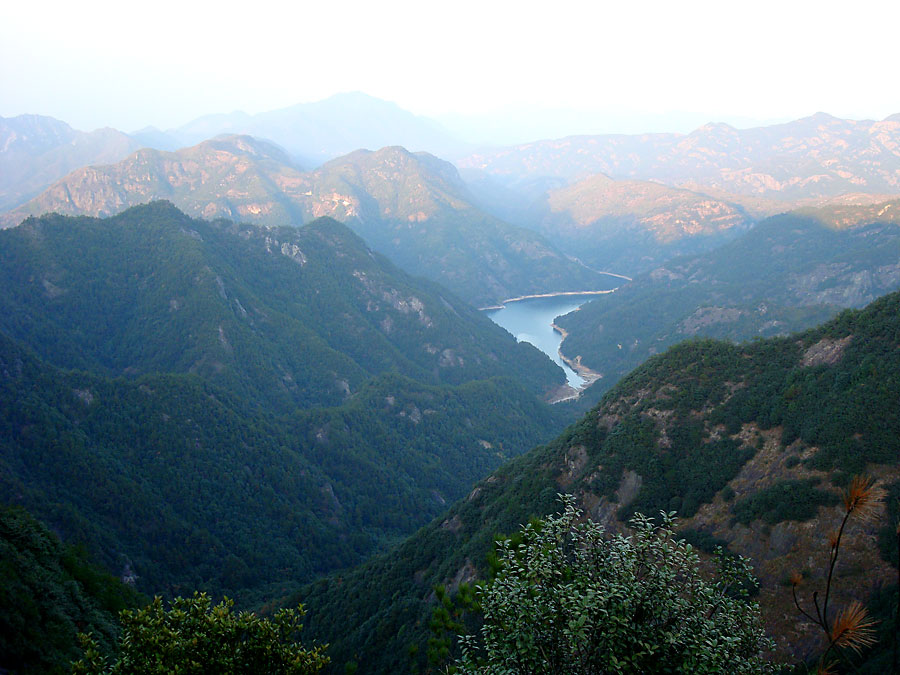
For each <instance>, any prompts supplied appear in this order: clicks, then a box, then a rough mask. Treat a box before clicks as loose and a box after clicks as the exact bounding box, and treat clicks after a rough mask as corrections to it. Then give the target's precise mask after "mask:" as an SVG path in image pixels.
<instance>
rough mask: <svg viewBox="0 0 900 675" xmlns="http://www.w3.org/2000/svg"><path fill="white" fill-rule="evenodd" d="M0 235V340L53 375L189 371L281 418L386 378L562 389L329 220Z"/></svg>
mask: <svg viewBox="0 0 900 675" xmlns="http://www.w3.org/2000/svg"><path fill="white" fill-rule="evenodd" d="M0 235H2V236H0V261H2V262H0V275H2V284H3V287H4V289H5V292H4V293H3V294H2V297H0V314H2V318H0V331H5V332H6V333H7V334H8V335H9V336H10V337H12V338H14V339H16V340H20V341H22V342H24V343H25V344H27V345H30V346H31V347H32V348H33V349H35V350H36V351H37V352H38V354H39V355H40V356H41V357H42V358H45V359H47V360H49V361H50V362H51V363H53V364H54V365H57V366H59V367H63V368H80V369H86V370H91V371H95V372H99V373H103V374H105V375H109V376H117V375H130V376H131V375H140V374H145V373H153V372H178V373H196V374H198V375H201V376H202V377H204V378H205V379H208V380H209V381H211V382H213V383H214V384H217V385H218V386H222V387H226V388H228V389H229V390H231V391H239V392H243V393H252V395H253V397H255V398H256V399H258V400H259V401H261V402H265V404H266V405H267V406H269V407H271V408H273V409H275V410H279V411H288V410H291V409H293V408H294V407H296V406H310V405H335V404H339V403H341V402H342V401H343V400H344V399H345V398H346V397H347V396H349V395H350V394H352V393H353V392H355V391H357V389H358V387H359V385H360V384H361V383H362V382H364V381H365V380H367V379H368V378H369V377H371V376H372V375H376V374H380V373H384V372H389V371H394V372H397V373H400V374H403V375H407V376H410V377H414V378H416V379H419V380H420V381H422V382H427V383H433V384H438V383H448V384H460V383H462V382H466V381H470V380H477V379H485V378H488V377H491V376H494V375H521V376H522V377H523V381H525V382H527V383H528V384H529V386H531V387H532V389H533V391H534V392H535V393H537V394H542V393H546V392H547V391H549V390H551V389H553V388H554V387H556V386H558V385H560V384H562V383H563V382H564V376H563V373H562V371H561V370H560V369H559V368H558V367H557V366H556V365H554V364H553V363H552V362H551V361H550V360H549V359H547V358H546V357H545V356H544V355H543V354H541V353H540V352H538V351H537V350H536V349H535V348H533V347H531V345H528V344H525V343H523V344H519V343H517V342H516V341H515V339H514V338H513V337H512V336H510V335H509V334H508V333H506V331H504V330H503V329H501V328H499V327H498V326H496V325H495V324H494V323H492V322H491V321H490V320H489V319H487V318H486V317H484V316H483V315H482V314H481V313H479V312H477V311H476V310H474V309H472V308H471V307H469V306H467V305H466V304H465V303H463V302H461V301H459V300H458V299H456V298H455V297H453V296H452V295H451V294H449V293H447V292H446V291H445V290H443V289H441V288H440V287H437V286H435V285H433V284H430V283H429V282H426V281H424V280H420V279H413V278H410V277H409V276H407V275H406V274H404V273H403V272H401V271H400V270H398V269H396V268H395V267H394V266H393V265H391V264H390V263H389V262H388V261H387V260H385V259H384V258H382V257H380V256H378V255H376V254H373V253H372V251H371V250H369V249H368V248H367V247H366V246H365V244H364V243H363V241H362V240H361V239H360V238H359V237H357V236H356V235H354V234H353V233H352V232H351V231H350V230H348V229H347V228H346V227H345V226H343V225H341V224H340V223H337V222H336V221H334V220H331V219H327V218H324V219H320V220H317V221H315V222H313V223H311V224H310V225H307V226H305V227H303V228H275V229H272V228H261V227H256V226H250V225H233V224H232V223H230V222H228V221H221V222H215V223H210V222H207V221H203V220H196V219H191V218H189V217H188V216H186V215H185V214H183V213H181V212H180V211H178V210H177V209H176V208H175V207H173V206H172V205H171V204H168V203H166V202H156V203H152V204H149V205H146V206H141V207H134V208H132V209H129V210H128V211H125V212H123V213H121V214H119V215H118V216H114V217H111V218H108V219H105V220H99V219H94V218H85V217H82V218H69V217H65V216H55V215H52V216H47V217H44V218H32V219H29V220H27V221H26V222H25V223H23V224H22V225H20V226H19V227H17V228H13V229H11V230H5V231H2V232H0Z"/></svg>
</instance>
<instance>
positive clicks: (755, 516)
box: [290, 293, 900, 673]
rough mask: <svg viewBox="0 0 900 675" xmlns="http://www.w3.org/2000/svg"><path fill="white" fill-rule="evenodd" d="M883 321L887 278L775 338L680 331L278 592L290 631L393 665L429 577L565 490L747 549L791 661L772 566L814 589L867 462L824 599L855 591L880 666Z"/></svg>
mask: <svg viewBox="0 0 900 675" xmlns="http://www.w3.org/2000/svg"><path fill="white" fill-rule="evenodd" d="M898 335H900V294H898V293H894V294H892V295H889V296H886V297H884V298H882V299H879V300H877V301H876V302H874V303H872V304H871V305H870V306H869V307H867V308H866V309H865V310H862V311H859V310H848V311H845V312H843V313H842V314H841V315H840V316H839V317H837V318H836V319H834V320H832V321H830V322H829V323H827V324H825V325H824V326H821V327H819V328H816V329H813V330H809V331H807V332H805V333H801V334H797V335H793V336H790V337H784V338H770V339H764V340H759V341H754V342H751V343H745V344H743V345H734V344H730V343H725V342H715V341H709V340H705V341H691V342H685V343H683V344H681V345H679V346H677V347H674V348H672V349H670V350H668V351H667V352H665V353H664V354H661V355H659V356H657V357H655V358H653V359H651V360H650V361H648V362H647V363H646V364H644V365H643V366H641V367H640V368H639V369H637V370H636V371H634V372H633V373H632V374H630V375H629V376H628V377H626V378H624V379H623V380H622V381H621V382H620V383H619V384H618V385H617V386H616V387H615V388H614V389H613V390H611V391H609V392H608V393H607V395H606V396H605V397H604V398H603V400H602V402H601V403H600V404H599V405H598V406H597V407H596V408H594V409H593V410H592V411H591V412H590V413H589V414H588V415H586V416H585V417H584V418H583V419H582V420H581V421H580V422H578V423H576V424H574V425H573V426H571V427H570V428H569V429H567V430H566V431H565V432H564V433H563V434H562V435H561V436H559V437H558V438H557V439H556V440H554V441H552V442H550V443H548V444H547V445H545V446H541V447H538V448H535V449H534V450H532V451H531V452H529V453H527V454H526V455H524V456H522V457H520V458H518V459H515V460H513V461H511V462H509V463H508V464H506V465H504V466H503V467H502V468H500V469H499V470H498V471H496V472H495V473H494V474H492V475H491V476H489V477H488V478H486V479H484V480H482V481H481V482H479V483H478V484H477V485H476V486H475V487H474V488H473V489H472V490H471V491H470V492H469V494H468V495H467V496H466V497H465V498H464V499H462V500H460V501H459V502H457V503H456V504H454V505H453V506H452V507H451V508H450V509H449V510H448V511H447V512H446V513H445V514H444V515H442V516H441V517H440V518H438V519H436V520H434V521H433V522H432V523H431V524H429V525H428V526H427V527H426V528H423V529H422V530H420V531H419V532H418V533H416V534H415V535H414V536H412V537H411V538H409V539H407V540H406V541H405V542H404V543H403V544H401V545H400V546H399V547H398V548H396V549H395V550H393V551H391V552H390V553H388V554H385V555H382V556H379V557H376V558H374V559H372V560H371V561H368V562H367V563H365V564H364V565H363V566H361V567H360V568H359V569H356V570H353V571H351V572H348V573H345V574H342V575H341V576H340V578H336V577H331V578H327V579H324V580H321V581H319V582H317V583H315V584H312V585H310V586H308V587H307V588H306V589H305V590H304V591H303V592H302V593H300V594H299V595H297V596H294V597H292V598H291V599H290V601H291V602H293V601H295V600H297V599H302V600H303V601H304V602H305V603H306V607H307V609H308V611H309V614H308V616H307V628H308V629H309V630H310V631H311V633H313V634H314V635H316V636H317V637H319V639H324V640H328V641H329V642H330V643H331V645H330V650H331V652H330V653H331V655H332V657H333V658H334V660H335V663H336V665H337V667H340V665H341V663H342V662H346V661H350V660H355V661H357V662H358V663H365V664H366V670H367V672H373V673H379V672H384V673H386V672H401V671H402V670H408V669H409V667H410V664H409V662H410V661H413V662H416V661H418V662H419V663H420V664H421V663H422V662H423V661H424V656H425V649H424V643H425V638H426V633H427V630H428V629H427V625H428V622H429V617H430V615H431V610H432V609H433V608H434V606H435V605H434V603H435V597H436V596H435V594H434V593H433V592H432V590H431V589H432V585H433V584H445V585H446V586H447V588H448V589H449V590H450V591H451V592H452V591H453V590H454V589H456V588H457V587H458V586H459V584H460V583H462V582H472V581H473V580H475V579H478V578H484V575H485V574H486V573H487V569H488V567H489V564H488V561H487V559H486V558H487V555H488V553H489V552H491V550H492V543H493V540H494V538H495V537H496V536H498V535H501V536H509V535H510V534H512V533H514V532H515V531H517V530H518V529H519V527H520V525H521V524H522V523H526V522H529V520H530V519H531V518H533V517H542V516H545V515H547V514H550V513H553V512H555V511H557V510H558V509H559V507H560V504H559V501H558V500H557V494H558V493H560V492H565V493H569V494H573V495H575V497H576V499H577V502H578V504H579V505H580V506H581V508H583V509H584V511H585V512H586V513H587V514H588V515H589V517H591V518H592V519H594V520H595V521H597V522H599V523H601V524H603V525H604V526H605V527H606V528H607V529H608V530H610V531H620V532H621V531H625V524H624V521H626V520H627V518H628V517H629V516H630V515H631V514H632V513H634V512H636V511H640V512H643V513H646V514H648V515H652V514H656V513H658V512H659V511H660V510H664V511H667V512H668V511H678V513H679V515H680V518H681V520H680V530H679V531H680V533H681V534H682V535H684V536H685V537H688V538H689V540H690V541H693V542H694V543H695V545H697V546H698V547H699V548H701V550H704V551H709V550H710V549H711V548H712V547H713V546H714V545H716V544H720V545H722V546H724V547H726V548H727V550H728V551H730V552H732V553H737V554H741V555H744V556H748V557H749V558H750V559H751V561H752V563H753V567H754V570H755V573H756V575H757V576H758V578H759V580H760V583H761V586H760V589H759V593H758V596H757V599H758V601H759V603H760V604H761V606H762V610H763V616H764V620H765V623H766V627H767V630H768V632H769V633H770V634H771V635H772V636H773V637H774V638H775V639H776V641H777V645H778V649H777V657H778V659H779V660H781V661H788V662H789V661H796V660H799V659H802V658H806V657H808V656H810V655H811V654H818V653H819V651H818V649H819V645H818V641H817V637H816V633H815V631H814V630H813V628H814V627H813V626H812V625H811V624H809V623H807V622H806V621H805V620H804V619H803V618H802V617H801V616H800V614H799V612H798V611H797V610H796V608H795V607H794V606H793V602H792V599H791V588H790V583H789V582H786V579H788V578H789V576H790V575H791V574H792V573H794V572H800V573H802V575H803V581H802V586H801V588H800V590H799V592H800V593H801V595H802V596H803V597H804V599H806V598H808V596H809V594H810V593H811V591H812V590H814V589H816V588H822V587H823V586H824V577H825V575H826V574H827V571H828V564H829V559H830V544H829V538H828V534H827V533H828V532H831V531H832V530H833V528H835V527H836V526H837V525H838V524H839V523H840V519H841V513H842V508H841V505H840V501H841V498H840V495H841V492H842V490H843V489H844V488H845V487H846V486H847V485H848V483H849V482H850V478H851V476H852V475H853V474H856V473H862V472H868V473H869V474H870V475H872V476H873V477H875V478H876V479H877V488H878V489H881V490H884V492H885V498H884V500H883V501H882V502H881V503H880V504H879V505H878V506H877V507H876V508H875V510H874V513H873V517H872V519H871V520H868V521H859V520H854V521H852V522H851V523H850V524H849V525H848V527H847V530H846V533H845V537H844V540H843V544H842V546H841V550H840V560H838V562H837V574H838V576H837V577H836V579H837V581H836V582H835V584H834V587H833V589H832V592H833V596H832V603H833V604H832V608H833V609H832V611H835V609H834V608H837V607H841V606H844V605H846V603H847V602H849V601H850V600H851V599H858V600H860V601H862V602H867V603H868V602H871V603H872V604H871V605H870V606H871V607H872V608H873V611H875V612H876V613H877V614H878V615H879V618H880V620H881V621H882V623H881V624H880V626H879V628H878V631H879V632H878V634H877V637H878V638H880V639H881V640H882V641H883V642H882V646H883V647H884V648H885V649H883V650H882V651H881V652H880V656H875V655H872V656H871V662H870V664H869V666H870V668H869V670H866V671H865V672H870V673H879V672H887V668H888V667H889V666H888V665H887V664H888V663H889V661H888V660H889V659H890V653H889V649H890V641H891V636H892V631H893V630H895V626H896V623H895V621H896V619H894V620H893V621H892V620H891V619H890V612H891V609H890V607H891V603H892V602H893V603H894V604H896V588H894V589H891V587H890V586H889V584H891V583H892V580H895V579H896V574H897V570H896V566H897V565H898V561H897V548H896V547H897V544H896V535H895V528H896V524H897V519H898V518H900V512H898V510H897V506H896V504H895V501H896V499H897V498H900V441H898V439H900V418H898V417H897V415H896V414H895V412H896V401H897V398H898V396H900V377H898V373H900V351H898V349H897V343H898ZM892 593H893V594H894V595H893V598H892V597H891V594H892ZM879 603H881V604H879ZM878 607H882V608H883V609H877V608H878ZM419 647H421V648H419ZM417 649H418V651H417ZM878 659H888V660H881V661H878ZM879 663H880V666H879Z"/></svg>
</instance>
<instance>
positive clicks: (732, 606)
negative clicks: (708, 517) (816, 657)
mask: <svg viewBox="0 0 900 675" xmlns="http://www.w3.org/2000/svg"><path fill="white" fill-rule="evenodd" d="M562 499H563V503H564V507H565V508H564V511H563V513H562V514H560V515H558V516H556V517H550V518H548V519H546V520H545V521H543V522H542V523H539V524H537V525H534V524H529V525H526V526H525V527H524V528H523V529H522V543H521V544H519V545H518V546H516V547H513V546H512V545H511V543H510V542H509V541H506V542H503V543H502V544H500V551H499V554H500V555H499V557H500V562H501V565H500V569H499V572H498V573H497V574H496V576H495V577H494V579H493V580H492V581H491V582H490V583H488V584H485V585H482V586H480V587H479V595H480V603H481V608H482V612H483V616H484V625H483V627H482V630H481V634H480V635H477V636H467V637H464V638H462V641H461V645H462V657H461V659H459V660H458V661H457V664H456V668H457V672H461V673H471V674H475V673H478V674H483V675H488V674H490V675H500V674H503V675H507V674H508V675H512V674H514V673H515V674H518V673H523V674H524V673H567V674H571V675H575V674H578V673H585V674H587V673H722V672H727V673H771V672H774V669H773V667H772V665H771V664H769V663H767V662H766V661H765V660H764V659H763V657H762V653H763V651H765V650H767V649H770V648H771V647H772V643H771V641H770V640H769V639H767V638H766V637H765V634H764V632H763V629H762V628H761V624H760V616H759V608H758V606H757V605H756V604H753V603H751V602H750V601H749V600H748V599H747V597H746V596H747V592H746V589H745V585H746V582H747V580H748V579H752V576H751V574H750V566H749V563H748V562H747V560H746V559H744V558H740V557H732V556H726V555H724V554H723V553H722V551H721V550H719V552H718V554H717V556H716V557H717V561H718V563H719V573H718V575H717V576H715V577H714V578H707V576H705V575H704V574H702V573H701V571H700V557H699V555H698V554H697V552H696V551H695V550H694V549H693V548H692V547H691V545H690V544H687V543H686V542H684V541H683V540H677V539H676V537H675V533H674V532H673V530H672V527H673V524H674V514H673V513H669V514H666V513H663V514H662V520H661V523H660V525H659V526H656V525H654V523H653V522H652V519H650V518H647V517H645V516H643V515H640V514H638V515H636V516H635V517H634V518H633V519H632V520H631V521H630V525H631V527H632V529H633V532H634V534H633V535H632V536H630V537H625V536H621V535H614V536H607V535H606V533H605V532H604V530H603V528H602V527H600V526H599V525H597V524H595V523H592V522H582V520H583V517H582V514H581V513H580V511H579V510H578V509H576V507H575V505H574V499H573V498H572V497H569V496H566V497H562Z"/></svg>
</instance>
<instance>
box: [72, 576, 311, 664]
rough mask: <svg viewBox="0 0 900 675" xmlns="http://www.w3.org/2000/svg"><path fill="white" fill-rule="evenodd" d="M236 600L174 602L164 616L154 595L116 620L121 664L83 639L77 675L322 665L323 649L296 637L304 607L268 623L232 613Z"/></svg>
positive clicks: (250, 615) (198, 595)
mask: <svg viewBox="0 0 900 675" xmlns="http://www.w3.org/2000/svg"><path fill="white" fill-rule="evenodd" d="M233 605H234V602H233V601H232V600H229V599H227V598H226V599H225V600H224V601H222V602H221V603H219V604H218V605H215V606H212V602H211V601H210V599H209V596H207V595H206V594H205V593H194V596H193V597H192V598H176V599H175V600H174V601H173V602H172V606H171V609H169V610H168V611H166V610H165V609H164V607H163V602H162V600H161V599H160V598H159V597H157V598H154V600H153V602H152V603H151V604H150V605H148V606H147V607H144V608H143V609H140V610H136V611H132V610H125V611H123V612H122V613H121V614H120V619H121V622H122V634H121V636H120V638H119V658H118V661H116V663H114V664H112V665H108V664H107V662H106V659H105V658H104V657H103V656H102V655H101V653H100V652H99V650H98V649H97V645H96V643H95V642H94V640H93V639H92V638H91V636H90V635H81V636H80V637H81V640H82V646H83V648H84V657H83V658H82V659H81V660H80V661H77V662H75V663H74V664H73V666H72V670H73V673H75V674H76V675H101V674H103V675H105V674H110V675H112V674H118V673H129V674H134V675H151V674H152V675H157V674H158V675H162V674H163V673H176V672H177V673H188V674H190V673H197V674H200V673H221V674H230V673H234V674H238V673H252V674H256V673H267V674H272V675H276V674H277V675H282V674H284V675H287V674H290V675H307V674H310V673H317V672H319V670H321V669H322V668H323V667H324V666H325V665H326V664H327V663H328V657H327V656H325V653H324V650H325V648H324V647H322V646H318V647H313V648H311V649H307V648H304V647H303V646H302V645H301V644H300V642H299V640H298V633H299V632H300V629H301V628H302V627H303V626H302V624H301V623H300V620H301V619H302V618H303V615H304V612H303V607H302V606H301V607H298V608H297V609H296V610H293V609H283V610H281V611H279V612H278V613H277V614H275V616H274V617H273V618H272V619H271V620H270V619H264V618H260V617H258V616H256V615H255V614H253V613H252V612H237V613H235V612H232V611H231V610H232V606H233Z"/></svg>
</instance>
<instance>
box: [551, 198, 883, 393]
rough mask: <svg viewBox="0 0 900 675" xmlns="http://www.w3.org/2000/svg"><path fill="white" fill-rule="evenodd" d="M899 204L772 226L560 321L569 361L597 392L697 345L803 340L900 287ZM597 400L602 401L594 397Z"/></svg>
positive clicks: (648, 276) (800, 215)
mask: <svg viewBox="0 0 900 675" xmlns="http://www.w3.org/2000/svg"><path fill="white" fill-rule="evenodd" d="M898 207H900V202H888V203H886V204H879V205H874V206H852V207H849V206H848V207H842V206H836V207H830V208H828V209H816V210H804V211H797V212H792V213H788V214H783V215H779V216H773V217H772V218H768V219H766V220H764V221H762V222H761V223H759V224H757V225H756V226H755V227H754V228H753V229H751V230H750V231H748V232H747V233H745V234H743V235H742V236H741V237H739V238H738V239H736V240H735V241H733V242H730V243H728V244H725V245H723V246H721V247H719V248H718V249H715V250H713V251H710V252H708V253H705V254H702V255H696V256H692V257H683V258H677V259H675V260H672V261H670V262H668V263H666V264H665V265H663V266H660V267H657V268H655V269H653V270H651V271H649V272H647V273H645V274H643V275H640V276H638V277H636V278H635V279H634V280H633V281H632V282H629V283H628V284H625V285H623V286H622V287H620V288H619V289H617V290H616V292H615V293H611V294H608V295H606V296H603V297H602V298H600V299H598V300H596V301H594V302H591V303H589V304H587V305H584V306H583V307H582V308H581V309H580V310H579V311H577V312H573V313H571V314H568V315H566V316H564V317H560V318H559V319H558V320H557V322H556V323H557V324H558V325H559V326H560V327H561V328H563V330H565V331H567V333H568V337H567V338H566V339H565V341H564V342H563V344H562V351H563V353H564V354H565V355H566V356H567V357H569V358H572V359H576V358H580V359H581V361H582V362H583V363H584V365H586V366H588V367H590V368H592V369H595V370H597V371H598V372H600V373H602V374H603V379H602V380H600V382H599V383H598V384H595V385H594V388H595V392H596V391H602V390H603V389H605V388H608V387H610V386H612V385H613V384H614V383H615V382H616V381H617V380H618V379H619V378H620V377H622V376H623V375H625V374H626V373H627V372H629V371H630V370H631V369H633V368H635V367H636V366H637V365H638V364H640V363H642V362H643V361H645V360H646V359H647V358H649V357H650V356H652V355H653V354H656V353H659V352H661V351H663V350H664V349H665V348H666V347H668V346H670V345H672V344H674V343H676V342H678V341H680V340H683V339H685V338H689V337H713V338H726V339H731V340H747V339H750V338H753V337H766V336H772V335H779V334H784V333H787V332H790V331H792V330H799V329H802V328H805V327H808V326H810V325H813V324H815V323H817V322H820V321H824V320H825V319H827V318H828V317H830V316H833V315H834V314H835V313H837V312H838V311H839V310H840V309H841V308H845V307H861V306H863V305H865V304H866V303H868V302H871V301H872V300H874V299H875V298H876V297H878V296H880V295H882V294H884V293H887V292H889V291H892V290H896V289H897V288H898V287H900V228H898V225H897V224H898V218H900V211H898ZM594 395H595V396H596V393H595V394H594Z"/></svg>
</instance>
